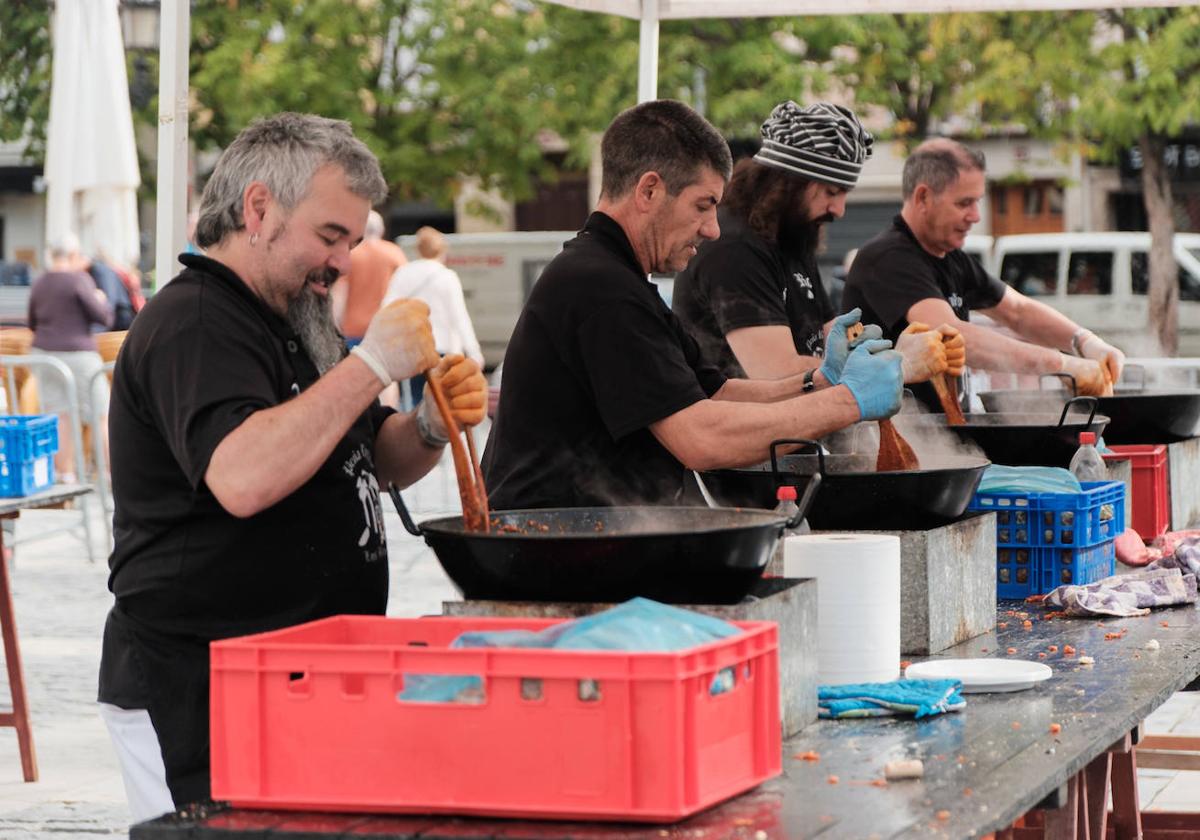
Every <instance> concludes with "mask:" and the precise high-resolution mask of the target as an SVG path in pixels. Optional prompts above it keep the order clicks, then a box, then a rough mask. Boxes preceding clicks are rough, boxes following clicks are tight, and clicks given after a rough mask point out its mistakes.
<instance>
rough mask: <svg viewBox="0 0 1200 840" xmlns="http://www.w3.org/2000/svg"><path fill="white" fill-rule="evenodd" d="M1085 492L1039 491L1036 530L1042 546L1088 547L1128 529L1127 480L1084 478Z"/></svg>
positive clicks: (1115, 536)
mask: <svg viewBox="0 0 1200 840" xmlns="http://www.w3.org/2000/svg"><path fill="white" fill-rule="evenodd" d="M1081 484H1082V486H1083V492H1082V493H1038V494H1037V497H1036V505H1037V512H1038V524H1037V527H1036V528H1035V529H1034V531H1035V533H1036V536H1037V544H1038V546H1040V547H1042V548H1060V547H1063V546H1074V547H1076V548H1087V547H1090V546H1094V545H1099V544H1100V543H1102V542H1106V541H1109V540H1113V539H1116V538H1117V537H1119V536H1120V535H1121V534H1122V533H1124V532H1125V483H1124V482H1123V481H1084V482H1081Z"/></svg>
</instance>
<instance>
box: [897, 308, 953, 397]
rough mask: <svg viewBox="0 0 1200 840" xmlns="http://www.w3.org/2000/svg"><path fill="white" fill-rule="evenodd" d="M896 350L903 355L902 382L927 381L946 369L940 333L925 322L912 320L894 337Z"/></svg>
mask: <svg viewBox="0 0 1200 840" xmlns="http://www.w3.org/2000/svg"><path fill="white" fill-rule="evenodd" d="M896 350H898V351H899V352H900V355H901V356H903V357H904V384H905V385H911V384H913V383H914V382H927V381H929V379H930V378H931V377H933V376H937V375H938V374H939V373H943V372H945V370H946V349H945V348H944V347H943V346H942V334H941V333H939V332H935V331H934V330H931V329H930V328H929V326H928V325H927V324H922V323H920V322H917V321H913V322H912V323H911V324H909V325H908V327H906V328H905V330H904V332H902V333H900V335H899V336H898V337H897V338H896Z"/></svg>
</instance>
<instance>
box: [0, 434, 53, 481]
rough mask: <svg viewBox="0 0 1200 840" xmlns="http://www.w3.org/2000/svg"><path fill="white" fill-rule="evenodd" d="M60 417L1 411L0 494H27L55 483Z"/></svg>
mask: <svg viewBox="0 0 1200 840" xmlns="http://www.w3.org/2000/svg"><path fill="white" fill-rule="evenodd" d="M57 451H58V418H57V417H56V416H55V415H53V414H27V415H26V414H21V415H0V496H4V497H8V498H12V497H14V496H28V495H29V494H30V493H35V492H37V491H38V490H44V489H46V488H47V487H49V486H50V485H51V484H53V483H54V453H55V452H57Z"/></svg>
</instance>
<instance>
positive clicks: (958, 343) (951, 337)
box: [938, 324, 967, 378]
mask: <svg viewBox="0 0 1200 840" xmlns="http://www.w3.org/2000/svg"><path fill="white" fill-rule="evenodd" d="M938 332H939V333H941V334H942V347H944V348H945V350H946V371H945V373H946V375H947V376H953V377H955V378H957V377H959V376H962V374H963V371H964V370H966V367H967V340H966V339H965V338H963V334H962V333H961V332H959V331H958V330H957V329H956V328H954V327H952V326H950V325H949V324H942V325H941V326H940V327H938Z"/></svg>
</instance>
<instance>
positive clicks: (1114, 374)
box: [1079, 332, 1125, 383]
mask: <svg viewBox="0 0 1200 840" xmlns="http://www.w3.org/2000/svg"><path fill="white" fill-rule="evenodd" d="M1079 352H1080V353H1082V354H1083V357H1084V358H1085V359H1095V360H1096V361H1097V362H1099V363H1100V364H1101V365H1103V366H1104V367H1105V368H1106V369H1107V370H1108V381H1109V382H1110V383H1114V382H1116V381H1117V380H1118V379H1120V378H1121V369H1122V368H1124V367H1125V354H1124V353H1122V352H1121V351H1120V350H1118V349H1117V348H1116V347H1113V346H1112V345H1111V344H1109V343H1108V342H1107V341H1105V340H1104V339H1102V338H1100V336H1098V335H1096V334H1095V333H1092V332H1089V333H1084V335H1083V338H1081V339H1080V341H1079Z"/></svg>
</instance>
